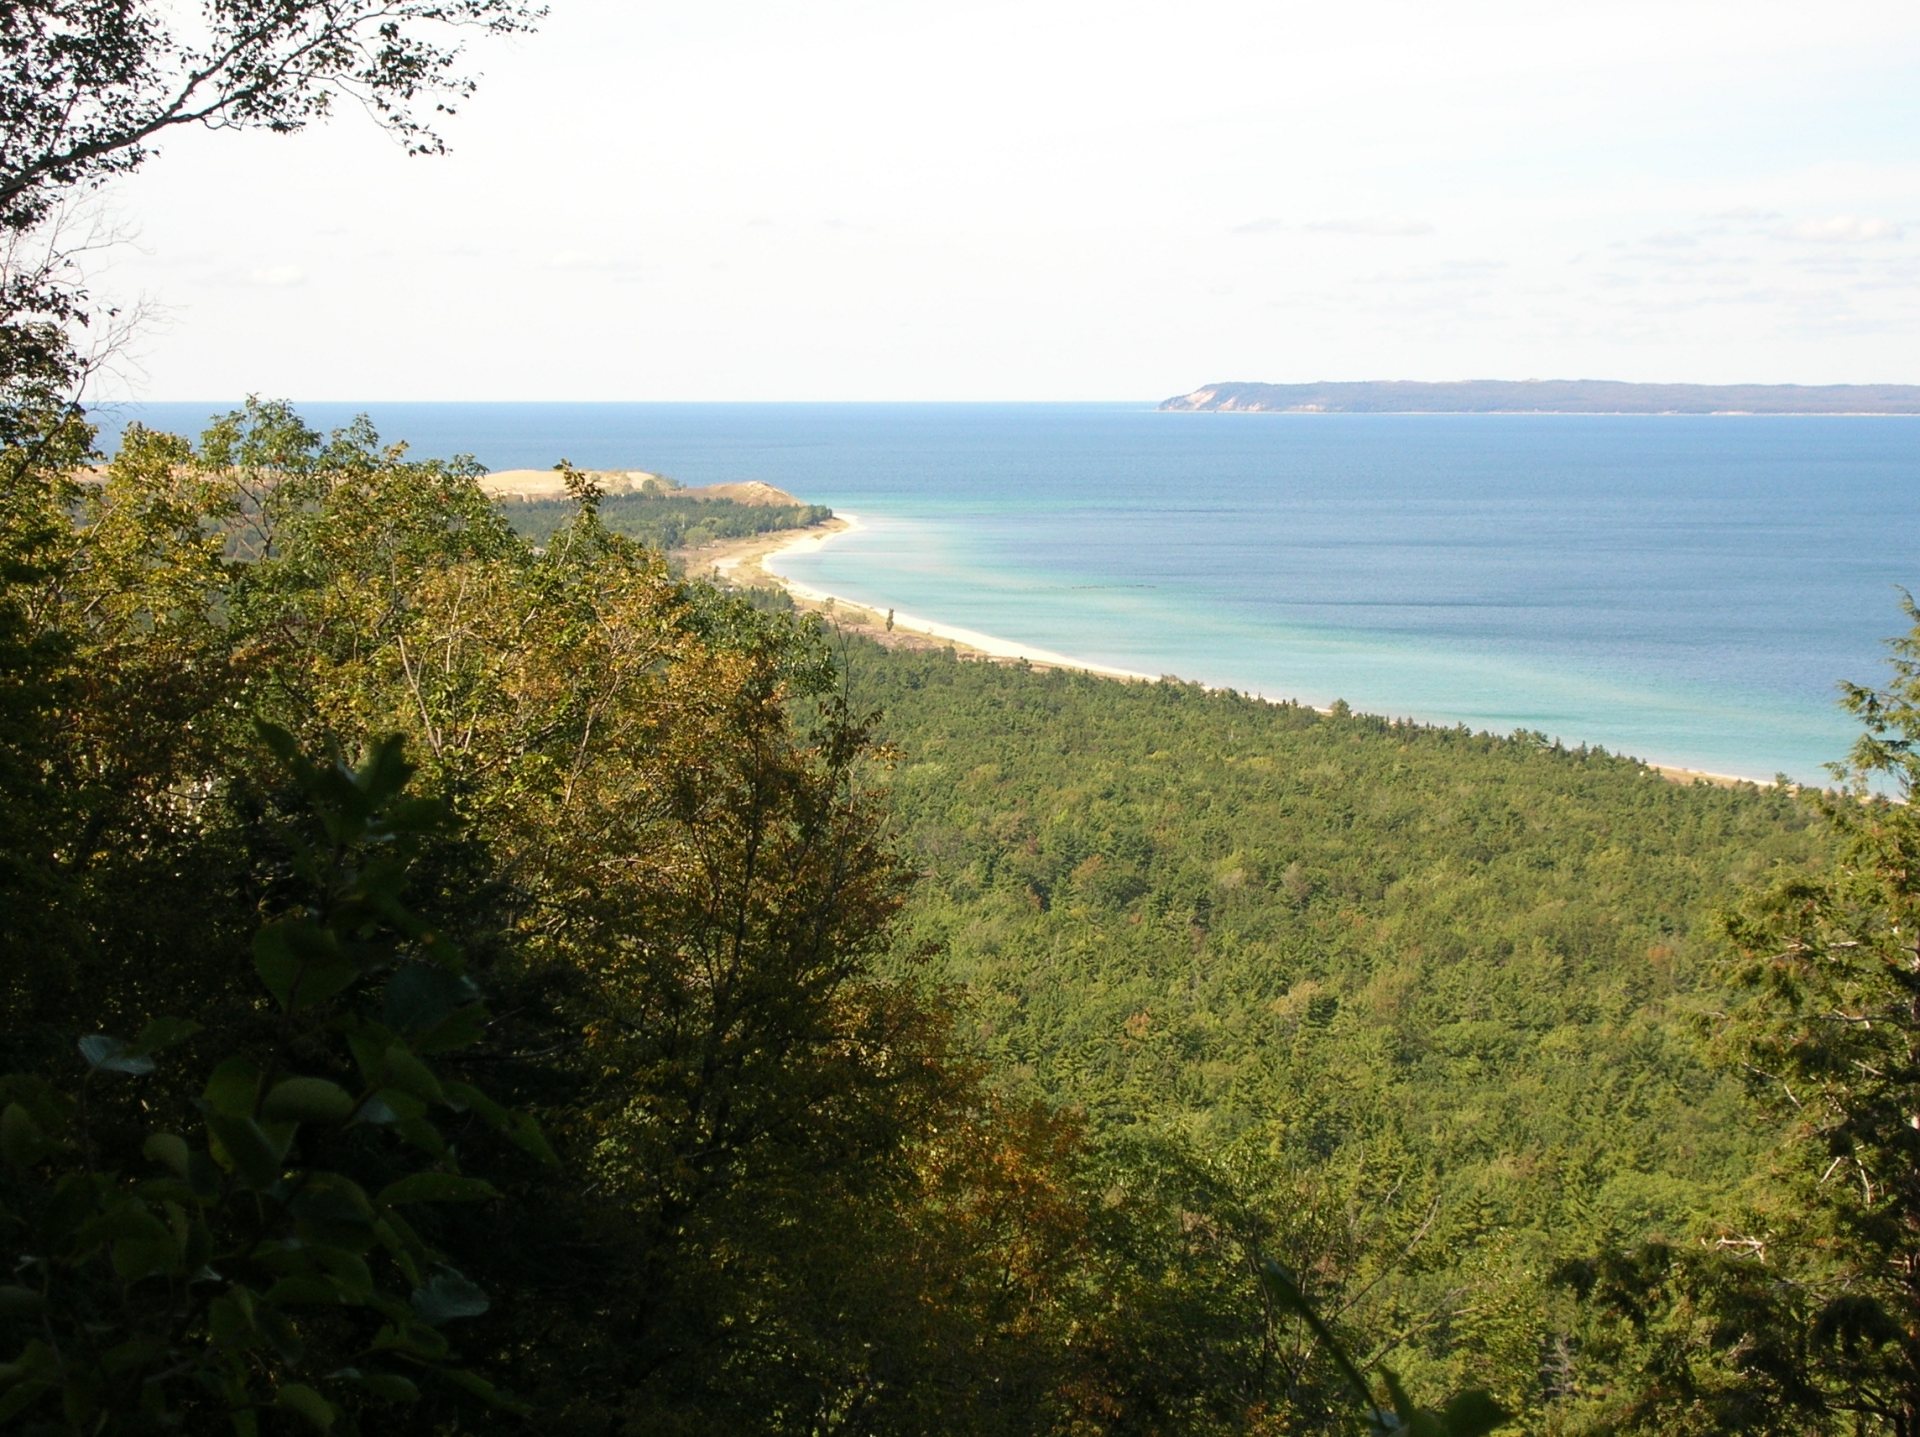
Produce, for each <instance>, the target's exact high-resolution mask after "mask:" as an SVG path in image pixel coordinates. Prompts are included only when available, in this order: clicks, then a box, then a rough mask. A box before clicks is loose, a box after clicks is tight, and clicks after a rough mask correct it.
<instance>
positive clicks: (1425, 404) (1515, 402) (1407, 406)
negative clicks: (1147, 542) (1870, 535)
mask: <svg viewBox="0 0 1920 1437" xmlns="http://www.w3.org/2000/svg"><path fill="white" fill-rule="evenodd" d="M1160 408H1161V409H1163V410H1177V411H1187V412H1195V413H1198V412H1210V413H1224V412H1233V413H1261V414H1920V384H1627V383H1623V382H1621V381H1619V380H1612V379H1519V380H1515V379H1466V380H1456V381H1452V382H1449V383H1443V384H1428V383H1421V382H1418V381H1414V380H1365V381H1361V382H1357V383H1356V382H1345V383H1321V384H1209V385H1207V386H1206V387H1205V388H1202V389H1196V390H1194V391H1193V392H1192V393H1191V394H1182V395H1179V396H1178V397H1176V398H1173V399H1168V400H1165V401H1163V402H1162V403H1161V405H1160Z"/></svg>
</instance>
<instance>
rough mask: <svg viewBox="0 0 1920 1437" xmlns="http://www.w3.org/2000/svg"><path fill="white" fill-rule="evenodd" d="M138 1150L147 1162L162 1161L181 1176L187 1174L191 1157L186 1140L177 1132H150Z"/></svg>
mask: <svg viewBox="0 0 1920 1437" xmlns="http://www.w3.org/2000/svg"><path fill="white" fill-rule="evenodd" d="M140 1152H141V1155H142V1156H144V1157H145V1158H146V1159H147V1161H148V1162H155V1163H164V1164H165V1165H166V1166H167V1167H169V1168H171V1169H173V1171H174V1172H175V1173H177V1174H178V1175H179V1176H180V1177H182V1178H184V1177H186V1176H187V1173H188V1168H189V1164H190V1163H191V1161H192V1157H193V1154H192V1153H191V1151H190V1150H189V1149H188V1147H187V1140H186V1139H185V1138H183V1137H181V1136H180V1135H179V1134H178V1133H150V1134H148V1136H147V1140H146V1141H145V1142H144V1143H142V1144H141V1145H140Z"/></svg>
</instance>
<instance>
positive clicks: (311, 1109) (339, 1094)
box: [260, 1078, 354, 1123]
mask: <svg viewBox="0 0 1920 1437" xmlns="http://www.w3.org/2000/svg"><path fill="white" fill-rule="evenodd" d="M353 1109H354V1101H353V1096H352V1095H351V1094H350V1093H348V1092H347V1090H346V1089H345V1088H343V1087H341V1086H340V1085H339V1084H338V1083H330V1082H328V1081H327V1080H326V1079H325V1078H287V1079H285V1080H283V1081H281V1082H278V1083H275V1084H274V1085H273V1090H272V1091H271V1092H269V1093H268V1094H267V1097H266V1101H265V1102H263V1103H262V1104H261V1105H260V1113H261V1116H262V1117H267V1118H275V1119H278V1120H280V1121H283V1122H294V1123H342V1122H345V1121H346V1120H347V1118H348V1117H349V1116H351V1115H352V1113H353Z"/></svg>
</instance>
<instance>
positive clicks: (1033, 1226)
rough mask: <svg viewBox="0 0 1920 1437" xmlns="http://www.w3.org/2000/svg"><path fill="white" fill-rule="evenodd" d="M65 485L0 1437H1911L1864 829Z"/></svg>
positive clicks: (436, 476) (22, 784)
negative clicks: (1310, 1435) (295, 1435)
mask: <svg viewBox="0 0 1920 1437" xmlns="http://www.w3.org/2000/svg"><path fill="white" fill-rule="evenodd" d="M90 443H91V436H90V434H89V431H88V430H87V428H86V426H85V424H84V422H83V421H82V420H81V419H79V418H78V417H68V418H67V419H65V420H63V421H62V422H61V423H60V424H59V425H57V426H55V428H54V429H53V430H52V431H51V432H50V433H49V434H48V435H45V436H43V437H42V438H41V439H39V440H38V441H36V442H35V443H34V444H32V445H21V444H14V445H12V446H10V447H7V448H5V449H4V450H0V464H3V465H4V472H3V473H0V496H3V497H0V562H3V564H4V567H3V568H0V583H3V584H4V587H3V588H0V596H3V598H0V725H3V726H4V728H3V736H4V742H0V792H4V803H0V904H4V911H5V913H6V914H7V915H8V917H7V930H8V932H7V943H8V950H7V951H8V961H7V963H6V964H5V966H4V969H0V985H4V991H3V992H0V1014H4V1017H3V1018H0V1074H4V1075H5V1076H4V1077H0V1226H3V1227H4V1232H5V1236H4V1241H3V1243H0V1246H3V1247H4V1250H5V1252H6V1253H7V1264H8V1265H7V1270H6V1271H5V1272H4V1273H0V1423H4V1424H5V1425H7V1426H8V1427H9V1429H10V1430H17V1431H21V1432H63V1433H64V1432H79V1431H86V1432H135V1431H187V1432H201V1431H207V1432H214V1431H223V1432H224V1431H234V1432H241V1433H246V1432H277V1431H289V1432H294V1431H311V1430H320V1431H334V1432H348V1431H364V1432H369V1433H388V1432H396V1433H398V1432H421V1433H445V1432H456V1431H475V1430H483V1431H521V1430H524V1431H530V1432H556V1433H557V1432H567V1433H571V1432H580V1433H635V1434H639V1433H660V1432H664V1433H735V1432H814V1433H850V1434H851V1433H862V1434H864V1433H872V1434H882V1433H887V1434H891V1433H900V1434H907V1433H929V1432H942V1433H1072V1434H1107V1433H1111V1434H1122V1433H1142V1434H1144V1433H1168V1434H1172V1433H1223V1434H1224V1433H1283V1432H1284V1433H1296V1432H1347V1431H1375V1432H1389V1431H1409V1432H1427V1433H1438V1434H1453V1437H1467V1434H1472V1433H1481V1432H1492V1431H1509V1432H1529V1433H1556V1434H1576V1433H1602V1432H1641V1433H1703V1434H1704V1433H1721V1432H1768V1433H1788V1432H1793V1433H1827V1432H1832V1433H1842V1432H1845V1433H1853V1432H1870V1433H1907V1432H1912V1431H1913V1430H1915V1429H1914V1425H1913V1424H1914V1420H1915V1412H1916V1396H1917V1395H1920V1371H1917V1370H1916V1353H1917V1352H1920V1338H1917V1337H1916V1334H1917V1333H1920V1321H1916V1319H1917V1318H1920V1299H1916V1295H1915V1286H1914V1283H1913V1281H1912V1272H1913V1269H1912V1266H1911V1264H1912V1260H1913V1253H1914V1246H1913V1244H1914V1234H1915V1230H1916V1223H1917V1222H1920V1189H1917V1188H1916V1184H1915V1181H1914V1173H1915V1171H1916V1167H1915V1157H1916V1153H1915V1144H1916V1142H1917V1141H1920V1134H1916V1131H1915V1128H1914V1126H1913V1123H1912V1114H1913V1113H1914V1112H1915V1111H1916V1097H1917V1096H1920V1094H1916V1086H1915V1085H1916V1081H1917V1076H1920V1070H1917V1069H1916V1066H1915V1063H1914V1057H1913V1052H1912V1048H1911V1044H1912V1042H1913V1036H1914V1031H1915V1026H1916V1025H1915V1021H1914V1014H1915V1011H1916V1002H1920V976H1916V974H1917V972H1920V957H1917V956H1916V949H1915V946H1914V939H1913V936H1912V935H1913V934H1914V933H1915V931H1916V927H1915V922H1916V920H1917V919H1920V913H1916V912H1915V911H1914V908H1915V904H1914V896H1913V895H1914V888H1915V883H1914V879H1913V877H1912V874H1913V873H1914V872H1915V868H1914V860H1915V858H1916V857H1920V824H1917V823H1916V821H1915V819H1914V816H1913V812H1912V810H1911V808H1910V807H1908V806H1906V805H1905V804H1902V803H1899V802H1893V801H1889V800H1887V799H1884V798H1876V797H1870V796H1868V795H1867V793H1866V792H1865V790H1864V789H1859V790H1856V791H1851V792H1845V791H1840V790H1836V791H1835V792H1834V793H1832V794H1827V795H1818V794H1812V793H1803V792H1796V791H1792V790H1789V789H1786V788H1780V787H1773V788H1760V787H1754V786H1750V785H1749V786H1740V787H1733V788H1727V787H1713V786H1708V785H1705V784H1694V785H1678V784H1673V783H1669V782H1666V781H1664V780H1662V779H1661V778H1659V777H1658V776H1656V775H1655V774H1653V773H1652V772H1651V771H1650V770H1648V769H1647V768H1645V767H1644V766H1642V765H1641V764H1639V763H1637V762H1634V761H1632V760H1630V759H1625V758H1620V757H1616V756H1612V755H1608V754H1606V753H1602V752H1599V751H1595V750H1587V749H1569V748H1565V747H1562V746H1560V745H1557V744H1552V743H1549V742H1547V741H1546V740H1544V739H1542V738H1541V737H1539V736H1537V735H1531V734H1524V733H1523V734H1516V735H1514V736H1512V737H1508V738H1498V737H1491V736H1487V735H1482V734H1473V733H1468V732H1466V731H1464V730H1449V729H1438V728H1427V727H1420V726H1415V725H1409V724H1401V723H1392V722H1387V721H1384V720H1380V719H1376V718H1370V717H1367V716H1363V715H1351V714H1338V715H1324V714H1319V713H1315V712H1314V711H1312V710H1310V709H1306V708H1303V707H1296V706H1291V705H1286V704H1272V703H1267V702H1264V701H1256V700H1253V699H1251V698H1247V697H1243V696H1239V695H1235V694H1232V693H1210V692H1206V691H1203V690H1201V689H1200V688H1198V687H1195V686H1192V685H1186V684H1182V683H1178V682H1173V681H1166V682H1161V683H1157V684H1128V683H1123V682H1120V681H1116V680H1109V679H1099V678H1093V677H1088V676H1084V675H1077V674H1072V673H1066V672H1057V671H1056V672H1040V671H1034V670H1031V669H1028V668H1026V667H1024V666H1019V665H994V664H987V663H980V662H970V661H967V660H965V659H963V658H961V657H960V656H958V655H955V654H953V653H952V652H950V651H940V650H926V649H922V650H918V651H908V650H899V651H889V650H886V649H883V648H880V647H878V646H876V645H873V644H871V643H868V642H865V641H862V640H858V639H853V638H850V637H847V636H844V635H839V634H836V633H834V632H833V631H831V630H829V629H827V628H826V627H825V626H823V625H822V624H821V622H820V621H818V620H817V619H814V618H810V617H808V616H806V615H802V614H798V613H795V612H793V611H792V610H791V609H790V608H787V607H784V606H783V605H782V604H781V602H780V601H779V600H778V599H777V598H773V599H769V598H767V597H766V596H761V595H752V594H744V593H736V592H730V591H727V590H723V589H720V588H716V587H714V586H712V585H709V584H706V583H701V582H693V581H689V580H687V579H685V578H684V577H682V576H681V575H680V574H679V573H677V572H676V570H675V569H674V568H673V566H672V565H671V564H670V563H669V562H668V560H667V559H666V558H665V557H664V555H663V553H662V551H661V550H660V548H658V547H657V546H655V545H652V544H649V543H647V542H644V540H643V539H640V538H635V537H631V536H629V535H625V534H621V533H619V532H616V525H618V526H620V527H627V528H631V529H635V530H636V531H637V532H640V533H645V532H646V524H645V522H644V521H643V519H642V518H636V517H635V516H636V515H637V514H638V512H639V511H638V510H634V509H632V508H631V506H625V512H624V514H623V512H622V511H623V505H622V504H620V503H616V502H614V501H612V500H608V499H605V498H603V496H601V495H599V494H598V493H597V492H596V491H595V489H594V486H593V484H592V482H591V480H590V479H589V478H587V477H586V476H579V475H572V476H569V478H570V485H571V492H570V497H569V499H568V500H567V501H566V503H565V504H564V505H562V506H560V508H562V509H564V513H559V512H554V513H549V512H546V511H544V510H543V511H541V512H539V513H538V514H537V515H536V514H535V513H534V511H533V510H531V509H529V508H526V507H524V506H511V505H510V506H505V507H501V506H496V505H495V504H493V503H491V502H490V501H489V500H488V498H487V497H486V495H485V494H484V493H483V491H482V490H481V488H480V487H479V485H478V482H477V480H478V471H477V469H476V468H475V467H474V466H472V465H471V464H463V463H459V462H438V461H419V460H414V459H411V458H408V457H407V456H406V454H405V452H404V451H403V450H402V449H400V448H398V447H392V446H389V445H387V444H386V443H384V442H383V441H382V440H381V439H380V438H379V436H377V435H375V434H374V433H373V432H372V430H371V429H370V428H369V427H367V426H366V425H364V424H361V425H359V426H356V427H354V428H352V429H349V430H346V431H343V432H341V433H338V434H334V435H332V436H320V435H317V434H314V433H312V432H310V431H309V430H308V429H307V428H306V427H305V426H304V425H303V424H302V423H301V422H300V421H299V419H298V416H297V415H296V414H295V413H293V412H292V411H291V410H290V409H288V408H287V407H286V406H282V405H273V404H265V405H262V404H254V405H250V406H249V407H248V408H247V409H246V410H244V411H241V412H238V413H236V414H234V415H233V416H230V417H229V418H228V419H226V420H223V421H221V422H220V423H218V424H216V425H215V426H214V427H213V428H212V429H211V430H210V431H209V432H208V433H207V434H206V435H205V436H203V437H202V438H201V439H200V440H198V441H193V442H190V441H188V440H186V439H182V438H175V437H170V436H166V435H161V434H156V433H151V432H147V431H143V430H141V429H138V428H137V427H136V428H134V429H132V430H130V431H129V432H128V434H127V436H126V438H125V440H124V441H123V443H122V446H121V448H120V451H119V453H118V455H117V457H116V458H115V459H114V460H113V462H112V463H111V464H110V465H108V466H107V467H106V468H105V469H104V470H103V471H101V472H100V474H99V475H98V477H97V479H94V478H91V477H90V478H89V479H88V482H84V483H83V482H78V480H77V479H76V477H75V476H76V475H79V474H82V473H83V472H84V471H83V466H84V463H85V461H86V460H87V458H88V451H89V446H90ZM516 512H517V513H518V514H519V515H520V517H521V518H522V519H523V521H524V520H532V519H537V521H538V539H537V542H536V541H535V540H534V539H530V538H528V537H526V536H524V535H522V534H520V533H517V532H516V531H515V529H514V527H513V526H512V524H510V523H509V522H508V520H509V518H511V517H513V516H514V515H515V513H516ZM656 517H657V518H659V520H660V522H674V523H678V522H682V521H683V520H684V519H685V517H686V516H685V515H676V514H673V513H667V512H664V511H663V514H662V515H661V516H656ZM550 521H551V522H550ZM714 522H720V521H714ZM725 522H731V521H725ZM740 522H742V523H747V524H751V523H752V522H760V521H750V520H744V519H743V520H741V521H740ZM1912 617H1913V616H1912V615H1911V614H1909V619H1911V618H1912ZM1893 658H1894V665H1893V668H1892V669H1891V671H1890V672H1891V677H1890V679H1889V680H1888V681H1887V682H1886V683H1885V685H1884V686H1883V687H1880V688H1869V689H1855V690H1851V691H1850V694H1849V702H1850V703H1851V704H1852V706H1853V708H1854V709H1855V711H1856V712H1857V713H1858V715H1859V716H1860V718H1861V720H1862V724H1863V739H1862V743H1861V746H1860V748H1859V749H1858V751H1857V752H1856V755H1855V768H1856V773H1857V774H1859V775H1861V776H1865V775H1867V774H1869V773H1871V774H1873V775H1876V776H1877V778H1878V779H1879V781H1880V783H1881V785H1882V786H1883V787H1886V788H1891V789H1893V790H1897V791H1898V792H1900V793H1903V794H1904V793H1906V792H1908V791H1909V790H1910V788H1911V785H1912V782H1913V778H1914V775H1915V765H1916V759H1915V757H1914V754H1913V750H1912V747H1911V745H1912V744H1913V741H1914V739H1915V738H1916V737H1917V736H1920V708H1917V707H1916V699H1920V669H1916V659H1917V658H1920V648H1916V645H1915V641H1914V639H1912V638H1908V639H1906V640H1902V641H1900V643H1898V644H1897V645H1896V646H1895V648H1894V651H1893ZM1853 677H1861V678H1865V677H1870V676H1853Z"/></svg>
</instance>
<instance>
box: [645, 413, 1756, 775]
mask: <svg viewBox="0 0 1920 1437" xmlns="http://www.w3.org/2000/svg"><path fill="white" fill-rule="evenodd" d="M1176 412H1177V411H1176ZM1229 412H1233V411H1229ZM1240 412H1250V411H1240ZM1251 412H1257V411H1251ZM861 527H862V525H861V522H860V516H859V515H857V514H848V513H842V512H840V511H837V510H836V511H835V513H834V517H833V518H831V519H828V520H826V521H825V522H824V523H821V524H816V525H814V526H812V527H810V528H806V529H776V530H773V531H771V532H769V533H765V534H755V535H753V536H752V537H751V538H747V539H728V540H723V541H721V542H720V543H717V544H709V545H705V546H703V547H702V548H699V549H691V550H685V551H682V552H681V553H680V554H679V555H678V556H677V557H678V558H680V560H681V561H682V563H683V564H684V565H685V566H686V571H687V573H688V575H689V576H692V577H702V578H709V579H717V580H719V581H721V582H723V583H728V584H734V585H741V586H745V587H758V588H775V589H780V590H782V591H783V592H784V593H786V595H787V596H788V597H789V598H791V599H792V600H793V602H794V604H795V605H796V606H797V607H799V608H801V609H803V610H805V611H806V612H808V613H814V614H820V615H822V616H824V617H827V618H829V619H832V620H833V621H834V622H835V623H837V624H840V625H841V626H842V627H845V628H847V629H851V630H853V631H854V632H856V633H858V634H861V635H862V636H863V637H866V638H870V639H873V640H874V641H875V642H877V643H879V644H881V645H883V646H885V647H888V648H923V649H924V648H952V649H955V650H957V651H959V652H960V653H962V654H964V655H966V656H967V657H970V658H972V659H975V660H976V661H979V662H984V663H997V664H1015V663H1024V664H1027V665H1029V666H1030V667H1033V668H1037V669H1063V670H1067V671H1069V672H1073V673H1083V674H1092V675H1094V676H1096V677H1099V678H1109V679H1119V680H1122V681H1123V682H1127V683H1149V684H1151V683H1159V682H1160V681H1161V680H1162V679H1175V680H1176V681H1180V680H1178V676H1177V675H1173V674H1147V673H1141V672H1139V671H1138V670H1135V669H1123V668H1118V667H1115V666H1113V665H1110V664H1098V663H1092V662H1089V661H1087V660H1084V659H1076V658H1074V657H1072V656H1071V655H1069V654H1060V653H1055V652H1054V651H1052V650H1051V649H1042V648H1039V647H1037V646H1034V645H1031V644H1022V643H1018V642H1016V641H1015V640H1012V639H1005V638H1001V637H999V636H998V635H995V634H986V633H981V632H980V631H979V630H977V629H968V628H963V627H961V626H959V625H957V624H944V623H941V622H939V621H937V620H934V619H927V618H923V617H920V616H918V615H915V614H907V613H902V612H901V611H899V610H898V609H887V610H884V611H883V610H880V609H877V608H874V607H873V606H871V605H869V604H863V603H860V602H859V601H858V600H855V599H849V598H848V597H846V596H845V595H844V594H830V593H828V592H827V591H825V590H824V589H815V588H812V587H811V586H809V585H806V584H802V583H799V582H798V581H797V580H794V579H792V578H790V577H788V576H787V575H785V574H783V573H781V572H780V571H779V570H778V569H777V568H775V567H773V565H774V561H776V560H778V559H780V558H782V557H783V556H785V555H787V554H791V553H802V552H808V551H811V550H813V549H818V548H819V547H820V546H821V545H823V544H826V543H829V542H831V541H832V540H833V539H836V538H838V537H839V536H840V535H842V534H849V533H854V532H856V531H858V530H859V529H860V528H861ZM1204 687H1207V688H1208V689H1209V690H1210V691H1217V688H1216V687H1215V686H1213V685H1205V686H1204ZM1236 692H1239V693H1242V694H1245V695H1246V696H1247V697H1249V698H1255V699H1259V700H1261V701H1262V702H1264V703H1295V702H1298V701H1297V700H1293V699H1276V698H1274V697H1273V696H1272V695H1270V694H1263V693H1258V692H1255V691H1253V690H1247V689H1241V690H1236ZM1314 712H1315V713H1319V714H1325V713H1328V712H1329V710H1327V709H1323V708H1315V709H1314ZM1620 756H1621V757H1628V758H1632V757H1633V756H1632V755H1620ZM1634 762H1636V763H1639V764H1640V765H1642V766H1643V767H1645V768H1646V769H1647V770H1648V771H1649V772H1651V773H1654V774H1657V775H1659V776H1660V777H1661V778H1663V779H1665V780H1666V781H1667V782H1669V783H1682V784H1686V783H1705V784H1711V785H1712V786H1714V787H1716V788H1738V787H1740V786H1741V785H1743V784H1746V785H1751V786H1753V787H1755V788H1772V787H1773V786H1774V780H1773V779H1770V778H1766V779H1760V778H1749V777H1746V776H1745V775H1742V774H1737V773H1717V772H1714V771H1713V770H1710V769H1700V768H1684V767H1682V766H1680V765H1679V764H1671V763H1655V762H1653V761H1652V760H1650V759H1644V758H1634Z"/></svg>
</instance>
